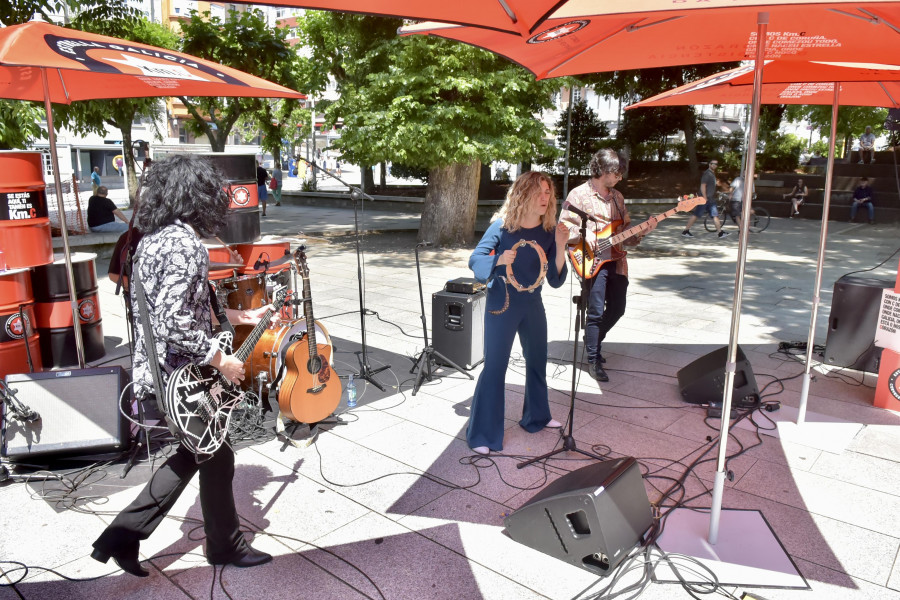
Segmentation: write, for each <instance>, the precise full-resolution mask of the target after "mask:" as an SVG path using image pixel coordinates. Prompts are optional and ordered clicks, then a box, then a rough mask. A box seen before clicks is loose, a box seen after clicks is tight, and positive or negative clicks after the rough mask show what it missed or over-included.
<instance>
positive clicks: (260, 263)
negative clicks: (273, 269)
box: [253, 257, 269, 271]
mask: <svg viewBox="0 0 900 600" xmlns="http://www.w3.org/2000/svg"><path fill="white" fill-rule="evenodd" d="M263 265H265V267H266V268H267V269H268V268H269V261H267V260H266V259H264V258H262V257H260V258H257V259H256V262H255V263H253V270H254V271H259V269H260V268H261V267H262V266H263Z"/></svg>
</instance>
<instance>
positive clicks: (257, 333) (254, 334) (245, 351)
mask: <svg viewBox="0 0 900 600" xmlns="http://www.w3.org/2000/svg"><path fill="white" fill-rule="evenodd" d="M278 308H280V307H278ZM278 308H276V310H278ZM273 314H274V311H273V310H272V309H271V308H270V309H269V310H267V311H266V312H265V314H264V315H263V317H262V318H261V319H260V320H259V323H257V324H256V327H254V328H253V331H251V332H250V335H248V336H247V339H246V340H244V343H243V344H241V347H240V348H238V350H237V352H235V353H234V356H235V358H237V359H238V360H239V361H241V362H242V363H243V362H247V359H248V358H250V353H251V352H253V348H254V347H255V346H256V343H257V342H258V341H259V338H261V337H262V334H263V332H264V331H265V330H266V328H267V327H268V326H269V322H270V321H271V320H272V315H273Z"/></svg>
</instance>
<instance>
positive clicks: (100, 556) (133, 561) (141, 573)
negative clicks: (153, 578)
mask: <svg viewBox="0 0 900 600" xmlns="http://www.w3.org/2000/svg"><path fill="white" fill-rule="evenodd" d="M110 557H112V559H113V560H114V561H116V564H117V565H119V568H120V569H122V570H123V571H125V572H126V573H131V574H132V575H134V576H135V577H149V576H150V571H148V570H147V569H145V568H144V567H142V566H141V561H139V560H138V557H137V556H136V555H135V556H128V557H125V556H116V555H115V554H107V553H106V552H103V551H102V550H100V549H99V548H95V549H94V551H93V552H91V558H93V559H94V560H96V561H100V562H102V563H104V564H105V563H106V562H108V561H109V559H110Z"/></svg>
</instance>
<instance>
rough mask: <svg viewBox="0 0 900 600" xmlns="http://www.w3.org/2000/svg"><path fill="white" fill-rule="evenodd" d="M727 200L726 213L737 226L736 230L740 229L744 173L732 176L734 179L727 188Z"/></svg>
mask: <svg viewBox="0 0 900 600" xmlns="http://www.w3.org/2000/svg"><path fill="white" fill-rule="evenodd" d="M727 193H728V201H729V202H730V204H729V206H728V214H729V215H730V216H731V220H732V221H734V222H735V224H736V225H737V226H738V231H740V230H741V207H742V206H743V202H744V175H743V174H740V175H738V176H737V177H735V178H734V181H732V182H731V186H730V187H729V188H728V192H727Z"/></svg>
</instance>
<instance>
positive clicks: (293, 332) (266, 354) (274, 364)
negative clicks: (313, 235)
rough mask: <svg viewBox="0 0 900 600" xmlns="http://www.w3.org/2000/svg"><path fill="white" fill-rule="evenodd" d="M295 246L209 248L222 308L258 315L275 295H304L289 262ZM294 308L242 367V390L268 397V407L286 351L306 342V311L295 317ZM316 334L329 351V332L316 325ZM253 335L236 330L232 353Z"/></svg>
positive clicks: (265, 243) (280, 242) (272, 242)
mask: <svg viewBox="0 0 900 600" xmlns="http://www.w3.org/2000/svg"><path fill="white" fill-rule="evenodd" d="M291 241H294V242H297V243H299V241H298V240H286V239H284V238H278V239H269V240H262V241H259V242H254V243H252V244H237V245H233V246H232V247H230V248H229V247H228V246H225V245H223V244H207V245H206V247H207V250H208V251H209V255H210V264H209V280H210V283H211V284H212V286H213V288H214V289H215V293H216V297H217V299H218V301H219V305H220V306H222V307H223V308H231V309H235V310H247V309H255V308H260V307H262V306H266V305H267V304H270V303H271V302H272V298H273V297H274V295H275V292H276V291H277V290H280V289H284V288H286V289H288V290H298V289H300V287H299V286H298V282H297V272H296V268H295V265H294V264H293V262H292V260H291V250H290V244H291ZM236 254H240V257H241V259H242V262H233V261H234V260H235V258H236ZM295 306H297V303H295V302H292V301H288V302H285V305H284V307H283V308H282V309H281V320H280V322H279V323H277V324H276V325H274V326H272V327H270V328H268V329H266V330H265V331H264V332H263V334H262V336H261V337H260V339H259V341H258V342H257V343H256V345H255V347H254V349H253V351H252V353H251V354H250V357H249V358H248V359H247V361H246V362H245V363H244V373H245V377H244V381H243V382H242V385H241V387H243V388H244V389H245V390H253V388H254V387H257V389H258V391H257V393H258V395H259V397H260V398H262V397H263V396H264V395H268V398H269V402H270V404H274V399H275V398H277V397H278V385H279V383H280V379H281V373H282V370H283V368H284V366H285V364H284V360H285V356H286V354H287V351H288V348H289V347H290V346H291V345H292V344H295V343H297V342H299V341H300V340H302V339H304V338H305V336H306V331H307V322H306V319H304V318H303V317H302V310H301V311H300V314H297V311H296V310H295ZM315 328H316V338H317V339H318V340H324V341H327V343H328V344H329V345H331V337H330V336H329V334H328V331H327V330H326V329H325V326H324V325H322V324H321V323H319V322H318V321H316V322H315ZM251 329H252V327H250V326H247V325H238V326H236V327H235V334H234V347H238V346H239V345H240V344H241V343H243V341H244V340H245V339H246V337H247V334H248V333H249V331H250V330H251ZM304 343H305V342H304Z"/></svg>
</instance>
